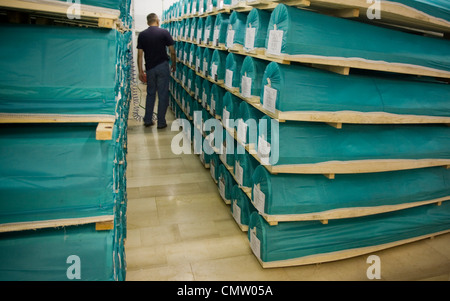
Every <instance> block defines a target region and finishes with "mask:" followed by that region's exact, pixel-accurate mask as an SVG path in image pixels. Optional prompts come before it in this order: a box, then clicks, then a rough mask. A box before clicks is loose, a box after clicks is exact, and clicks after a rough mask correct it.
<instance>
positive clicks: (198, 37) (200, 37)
mask: <svg viewBox="0 0 450 301" xmlns="http://www.w3.org/2000/svg"><path fill="white" fill-rule="evenodd" d="M201 42H202V30H201V29H198V30H197V43H198V44H200V43H201Z"/></svg>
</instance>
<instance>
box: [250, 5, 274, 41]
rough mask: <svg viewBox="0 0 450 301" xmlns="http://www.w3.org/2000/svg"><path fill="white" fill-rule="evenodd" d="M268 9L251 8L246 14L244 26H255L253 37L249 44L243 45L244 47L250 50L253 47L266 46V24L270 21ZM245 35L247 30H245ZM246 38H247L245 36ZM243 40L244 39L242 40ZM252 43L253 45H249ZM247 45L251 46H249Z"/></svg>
mask: <svg viewBox="0 0 450 301" xmlns="http://www.w3.org/2000/svg"><path fill="white" fill-rule="evenodd" d="M270 14H271V13H270V11H266V10H261V9H257V8H253V9H252V10H251V11H250V13H249V14H248V16H247V21H246V24H245V28H246V30H247V28H255V38H254V40H251V39H250V38H248V39H249V41H250V44H248V45H245V44H244V46H245V48H247V49H248V50H252V49H253V48H265V47H266V36H267V26H268V25H269V21H270ZM246 35H247V32H246ZM246 39H247V38H246ZM244 42H245V40H244ZM251 44H253V45H251ZM249 46H253V47H251V48H249Z"/></svg>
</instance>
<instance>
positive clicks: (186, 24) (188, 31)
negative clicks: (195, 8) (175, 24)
mask: <svg viewBox="0 0 450 301" xmlns="http://www.w3.org/2000/svg"><path fill="white" fill-rule="evenodd" d="M191 20H192V18H187V19H184V20H183V21H184V24H183V27H184V29H183V38H185V39H186V40H189V37H190V36H191V22H192V21H191Z"/></svg>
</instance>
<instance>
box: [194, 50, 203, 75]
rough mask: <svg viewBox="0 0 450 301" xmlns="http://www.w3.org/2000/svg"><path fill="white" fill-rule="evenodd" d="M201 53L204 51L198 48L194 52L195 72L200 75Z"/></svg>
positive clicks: (201, 68)
mask: <svg viewBox="0 0 450 301" xmlns="http://www.w3.org/2000/svg"><path fill="white" fill-rule="evenodd" d="M203 52H204V49H203V48H202V47H200V46H199V47H197V50H196V51H195V61H194V63H195V71H196V72H198V73H202V71H203Z"/></svg>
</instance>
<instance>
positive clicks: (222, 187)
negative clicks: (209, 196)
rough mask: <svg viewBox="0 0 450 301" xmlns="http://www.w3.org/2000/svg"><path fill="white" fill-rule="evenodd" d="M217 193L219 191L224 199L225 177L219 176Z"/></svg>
mask: <svg viewBox="0 0 450 301" xmlns="http://www.w3.org/2000/svg"><path fill="white" fill-rule="evenodd" d="M219 193H220V196H221V197H222V198H223V199H224V200H226V197H225V179H224V178H223V177H220V178H219Z"/></svg>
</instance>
